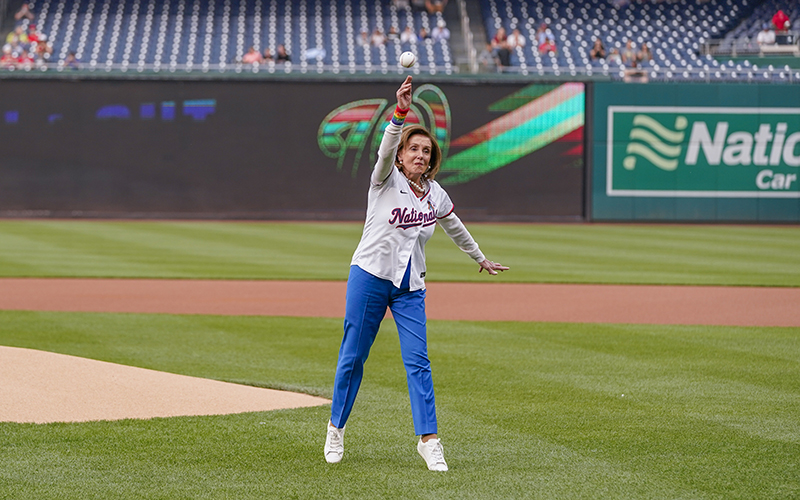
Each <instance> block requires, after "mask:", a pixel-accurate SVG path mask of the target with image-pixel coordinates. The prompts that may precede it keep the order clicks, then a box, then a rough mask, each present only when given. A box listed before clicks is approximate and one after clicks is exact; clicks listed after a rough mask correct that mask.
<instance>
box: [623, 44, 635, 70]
mask: <svg viewBox="0 0 800 500" xmlns="http://www.w3.org/2000/svg"><path fill="white" fill-rule="evenodd" d="M621 57H622V64H624V65H626V66H631V67H636V61H637V60H636V50H635V49H634V48H633V41H631V40H628V41H627V43H625V50H623V51H622V54H621Z"/></svg>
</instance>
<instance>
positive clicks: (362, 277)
mask: <svg viewBox="0 0 800 500" xmlns="http://www.w3.org/2000/svg"><path fill="white" fill-rule="evenodd" d="M410 269H411V265H409V266H408V269H407V270H406V275H405V277H404V278H403V282H402V283H401V285H400V288H397V287H395V286H394V285H393V284H392V282H391V281H389V280H384V279H380V278H376V277H375V276H373V275H371V274H369V273H368V272H366V271H364V270H363V269H361V268H360V267H358V266H351V267H350V277H349V278H348V280H347V301H346V306H345V316H344V337H343V338H342V347H341V348H340V349H339V363H338V365H337V366H336V378H335V379H334V384H333V404H332V406H331V423H332V424H333V425H335V426H336V427H339V428H341V427H344V424H345V423H346V422H347V419H348V417H349V416H350V411H351V410H352V409H353V403H354V402H355V400H356V395H357V394H358V388H359V387H360V386H361V378H362V377H363V375H364V363H365V362H366V361H367V356H369V350H370V348H371V347H372V343H373V342H374V341H375V336H376V335H377V334H378V329H379V328H380V326H381V321H382V320H383V317H384V315H385V314H386V307H387V306H388V307H389V308H390V309H391V311H392V315H393V316H394V321H395V324H396V325H397V331H398V333H399V335H400V351H401V353H402V357H403V364H404V365H405V367H406V376H407V377H406V378H407V380H408V394H409V398H410V399H411V414H412V416H413V418H414V431H415V432H416V434H417V435H423V434H435V433H436V402H435V400H434V397H433V378H432V377H431V362H430V360H429V359H428V340H427V331H426V326H425V290H417V291H415V292H412V291H410V290H409V285H408V283H409V276H410Z"/></svg>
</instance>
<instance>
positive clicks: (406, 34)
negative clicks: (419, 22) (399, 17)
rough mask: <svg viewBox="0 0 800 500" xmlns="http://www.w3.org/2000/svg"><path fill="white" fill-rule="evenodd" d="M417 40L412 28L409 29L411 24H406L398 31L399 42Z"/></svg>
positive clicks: (414, 41) (413, 41)
mask: <svg viewBox="0 0 800 500" xmlns="http://www.w3.org/2000/svg"><path fill="white" fill-rule="evenodd" d="M416 42H417V35H416V34H415V33H414V30H413V29H411V26H406V29H404V30H403V32H402V33H400V43H416Z"/></svg>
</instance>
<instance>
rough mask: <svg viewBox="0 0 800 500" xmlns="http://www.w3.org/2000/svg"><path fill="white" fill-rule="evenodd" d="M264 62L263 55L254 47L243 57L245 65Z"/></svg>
mask: <svg viewBox="0 0 800 500" xmlns="http://www.w3.org/2000/svg"><path fill="white" fill-rule="evenodd" d="M263 60H264V58H263V57H261V54H260V53H259V52H258V51H257V50H256V48H255V47H253V46H252V45H251V46H250V48H249V49H247V53H246V54H245V55H244V56H242V62H243V63H245V64H259V63H260V62H262V61H263Z"/></svg>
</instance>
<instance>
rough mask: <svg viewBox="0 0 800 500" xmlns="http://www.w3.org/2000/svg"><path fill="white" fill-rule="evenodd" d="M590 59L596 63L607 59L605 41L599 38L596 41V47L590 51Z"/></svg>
mask: <svg viewBox="0 0 800 500" xmlns="http://www.w3.org/2000/svg"><path fill="white" fill-rule="evenodd" d="M589 57H591V58H592V60H595V61H599V60H601V59H605V58H606V48H605V47H603V41H602V40H600V39H599V38H595V39H594V46H592V50H590V51H589Z"/></svg>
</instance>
